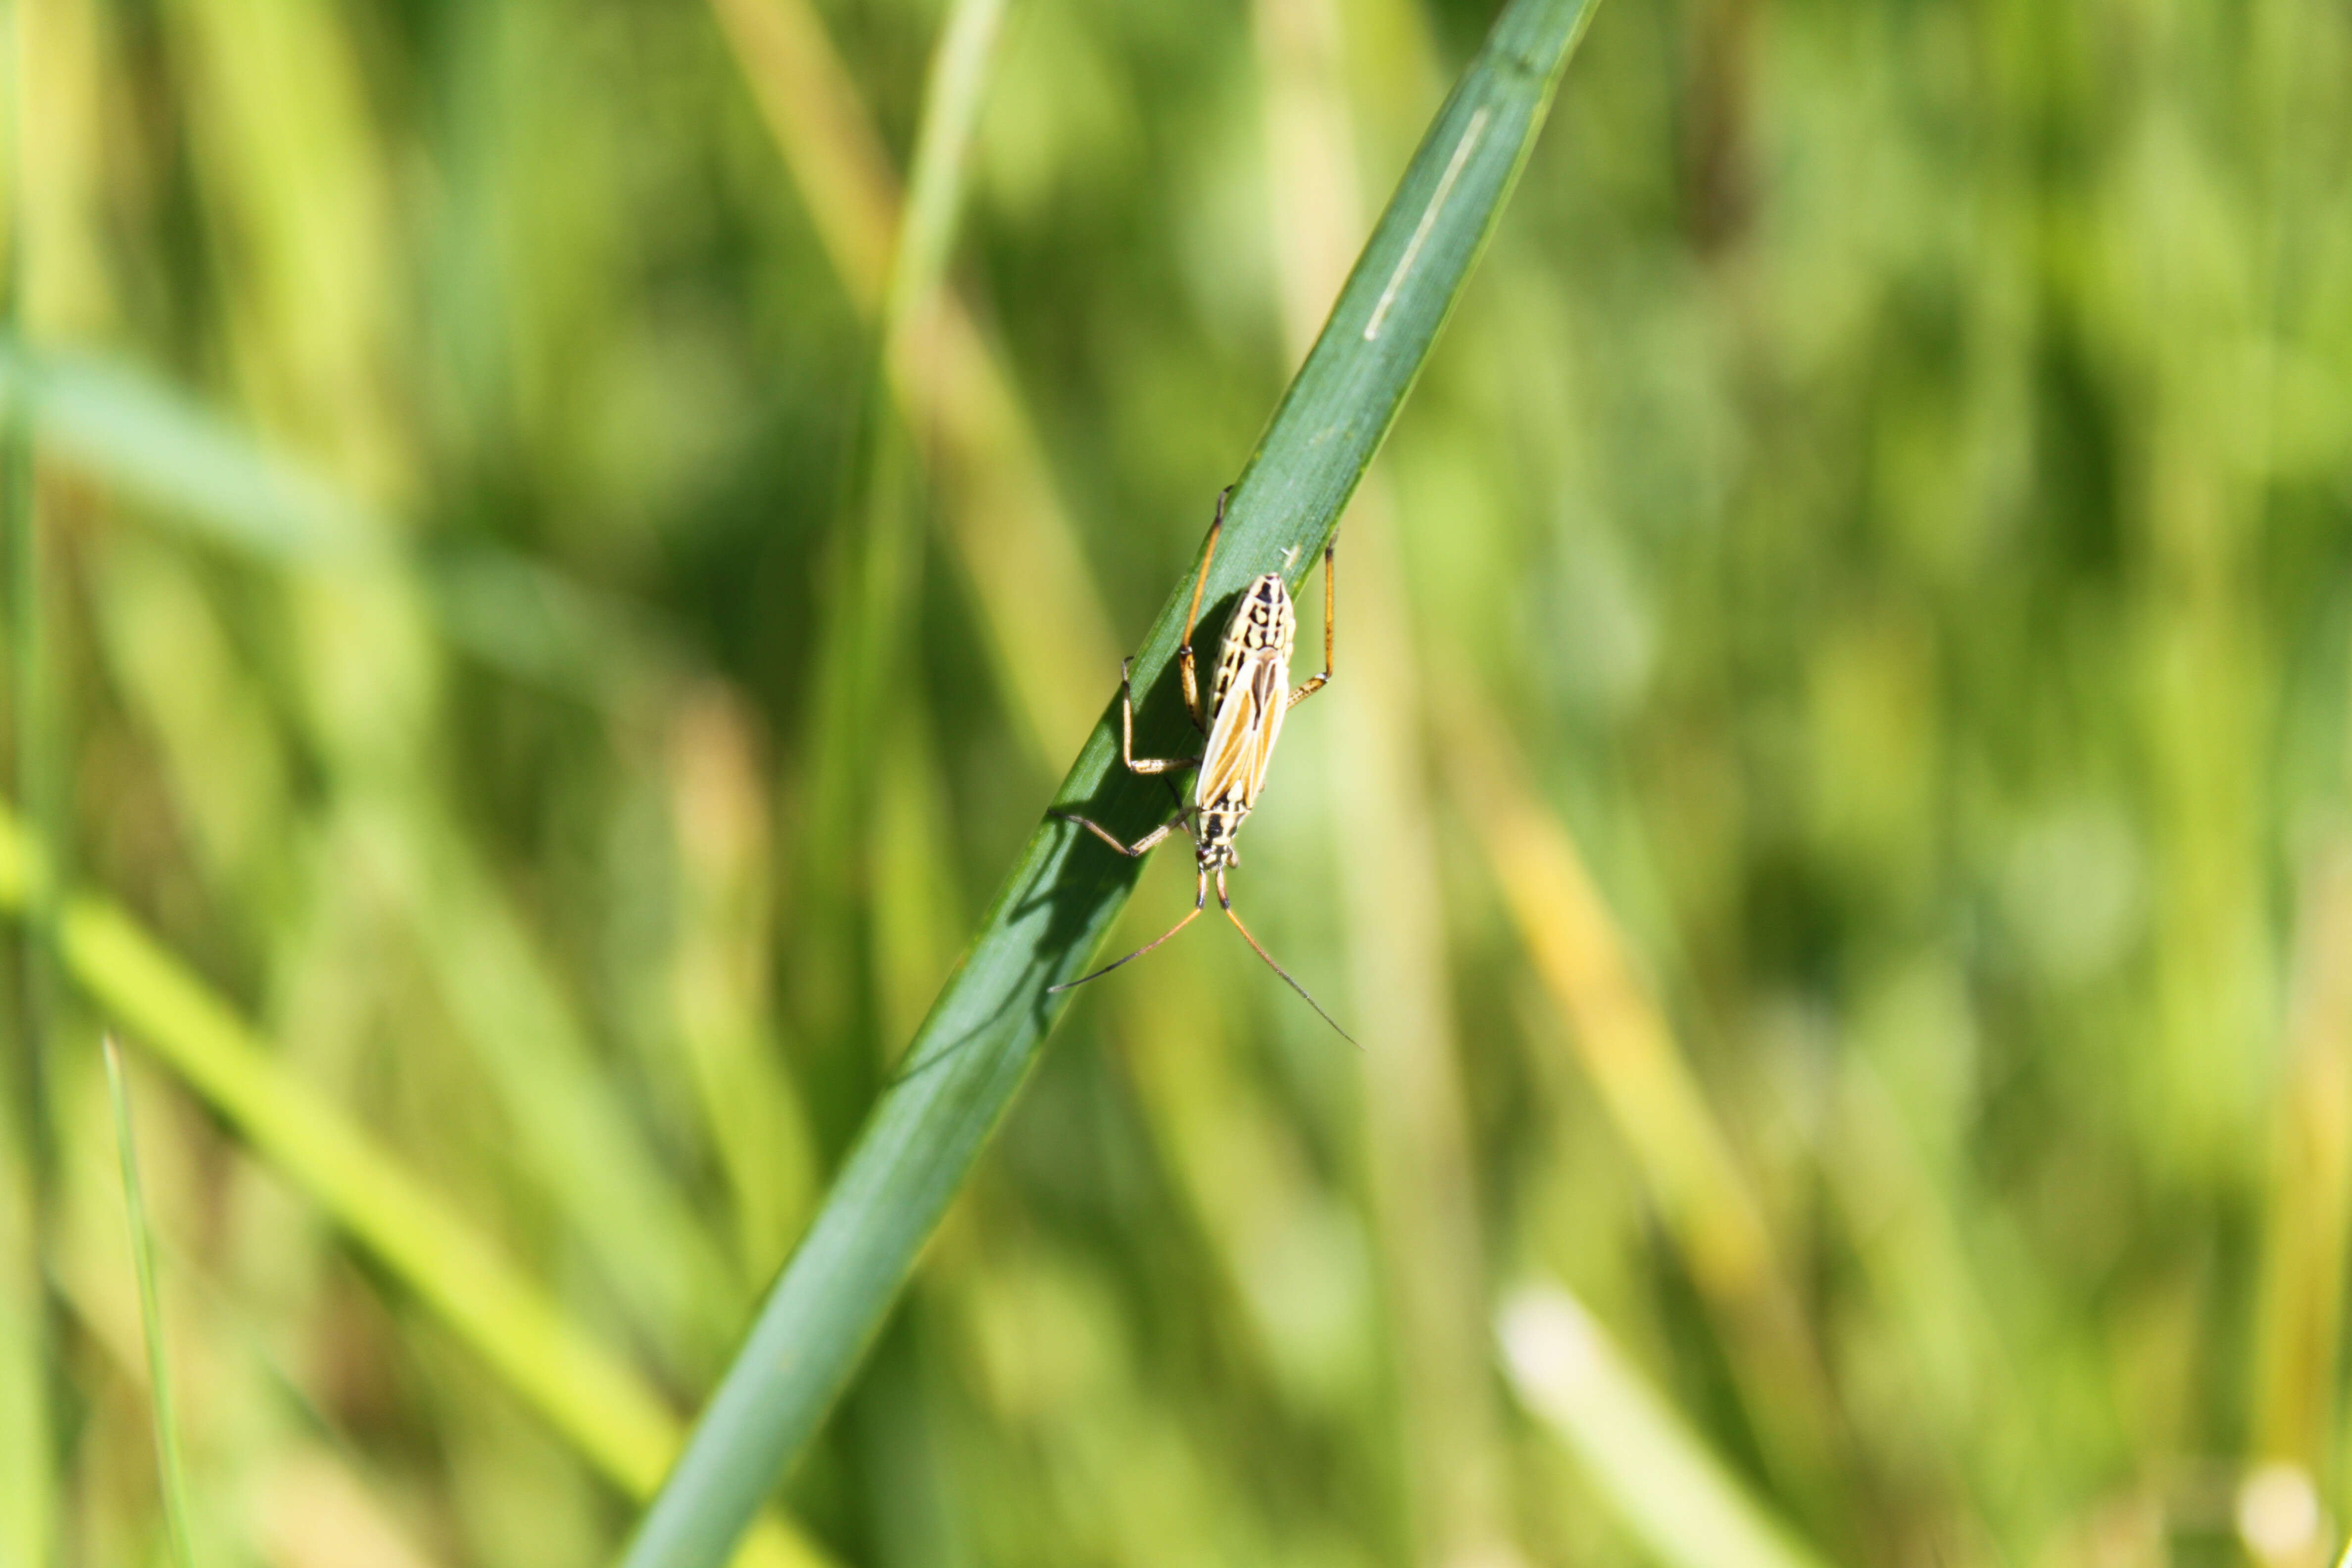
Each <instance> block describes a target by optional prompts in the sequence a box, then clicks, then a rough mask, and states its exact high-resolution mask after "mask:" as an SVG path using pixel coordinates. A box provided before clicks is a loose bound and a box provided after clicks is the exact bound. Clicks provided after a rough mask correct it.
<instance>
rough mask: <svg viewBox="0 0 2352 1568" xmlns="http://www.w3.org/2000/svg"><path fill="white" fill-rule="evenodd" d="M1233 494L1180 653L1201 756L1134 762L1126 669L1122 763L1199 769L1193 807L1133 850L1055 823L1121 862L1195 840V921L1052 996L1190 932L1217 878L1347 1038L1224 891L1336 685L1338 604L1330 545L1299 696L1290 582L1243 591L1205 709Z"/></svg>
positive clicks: (1111, 838)
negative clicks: (1211, 589) (1283, 756)
mask: <svg viewBox="0 0 2352 1568" xmlns="http://www.w3.org/2000/svg"><path fill="white" fill-rule="evenodd" d="M1233 493H1234V492H1233V491H1232V489H1226V491H1225V492H1224V494H1223V495H1221V496H1219V497H1218V498H1217V511H1216V516H1215V517H1214V518H1213V519H1212V520H1211V521H1210V523H1209V542H1208V543H1207V544H1206V545H1205V546H1203V547H1202V552H1201V574H1200V576H1199V577H1198V578H1197V579H1195V580H1194V582H1193V584H1192V610H1191V611H1190V612H1189V613H1188V614H1187V615H1186V616H1185V617H1184V641H1183V643H1182V644H1181V646H1180V647H1178V648H1177V650H1176V663H1177V669H1178V670H1179V672H1180V673H1181V675H1182V677H1183V680H1184V711H1185V713H1186V715H1187V716H1189V717H1190V718H1191V719H1192V724H1193V727H1194V728H1195V729H1197V730H1199V731H1201V733H1202V736H1204V737H1205V738H1206V741H1207V744H1206V745H1205V746H1204V747H1203V748H1202V753H1201V755H1199V756H1197V757H1139V756H1137V755H1136V754H1135V687H1134V685H1133V683H1132V682H1131V681H1130V679H1129V670H1131V669H1132V668H1134V665H1135V660H1134V659H1132V658H1129V659H1127V660H1125V661H1123V662H1122V663H1121V664H1120V665H1119V669H1118V688H1119V700H1118V717H1119V759H1120V760H1121V761H1122V762H1124V763H1126V764H1127V766H1128V771H1129V772H1130V773H1142V774H1146V775H1152V774H1157V775H1160V776H1161V777H1163V778H1164V777H1166V776H1167V775H1169V774H1171V773H1178V772H1181V771H1182V770H1183V769H1185V768H1198V769H1199V770H1200V772H1199V773H1198V774H1196V775H1195V776H1194V778H1193V781H1192V804H1191V805H1185V804H1184V800H1183V797H1182V795H1178V796H1177V803H1176V815H1175V816H1174V817H1173V818H1172V819H1171V820H1170V821H1167V822H1163V823H1161V824H1160V826H1158V827H1156V828H1154V829H1152V830H1151V831H1150V833H1147V834H1145V835H1144V836H1143V837H1140V838H1139V839H1137V840H1136V841H1135V842H1134V843H1132V844H1128V843H1124V842H1122V841H1121V840H1120V839H1119V838H1118V836H1117V835H1116V834H1113V833H1112V832H1110V831H1109V830H1108V828H1106V827H1104V826H1102V825H1101V824H1100V823H1097V822H1092V821H1089V820H1088V819H1087V818H1086V817H1083V816H1078V815H1077V814H1076V812H1069V811H1055V812H1053V813H1051V814H1050V815H1052V816H1057V817H1060V818H1061V819H1062V820H1063V821H1065V822H1074V823H1076V824H1077V825H1078V826H1081V827H1083V828H1085V829H1086V830H1087V832H1089V833H1091V834H1093V835H1094V836H1095V837H1097V838H1099V839H1101V840H1102V841H1103V842H1104V843H1105V844H1108V845H1109V846H1110V847H1112V848H1114V849H1116V850H1118V852H1119V853H1120V854H1122V855H1125V856H1129V857H1130V858H1141V857H1142V856H1145V855H1148V854H1150V852H1151V851H1152V850H1153V849H1155V848H1157V847H1159V846H1160V841H1161V840H1162V839H1164V838H1166V837H1168V836H1169V835H1170V834H1171V833H1173V832H1175V831H1176V830H1177V829H1178V828H1180V827H1181V828H1182V829H1183V830H1184V831H1185V832H1186V833H1187V834H1189V835H1191V837H1192V841H1193V844H1194V846H1195V847H1196V850H1197V854H1196V856H1195V858H1196V859H1197V860H1198V862H1199V865H1200V877H1201V880H1200V891H1199V892H1198V894H1197V895H1196V896H1195V897H1194V898H1193V900H1192V912H1191V913H1189V914H1187V915H1185V916H1184V918H1183V919H1182V920H1180V921H1177V922H1176V923H1175V924H1174V925H1172V926H1170V927H1169V928H1168V929H1167V930H1166V931H1162V932H1161V933H1160V935H1159V936H1157V937H1154V938H1153V939H1152V940H1151V941H1150V942H1145V943H1144V944H1143V945H1142V946H1141V947H1139V948H1137V949H1136V950H1135V951H1134V952H1130V953H1129V954H1128V955H1127V956H1126V957H1125V958H1121V959H1118V960H1116V961H1114V962H1112V963H1106V964H1104V965H1103V966H1102V967H1101V968H1100V969H1097V970H1096V971H1095V972H1094V973H1092V974H1085V975H1081V976H1079V977H1078V978H1077V979H1076V980H1072V981H1069V982H1067V983H1066V984H1061V985H1056V986H1054V987H1052V989H1053V990H1055V991H1067V990H1069V989H1070V988H1071V987H1072V986H1076V985H1084V984H1086V983H1087V981H1089V980H1099V979H1101V978H1102V977H1103V976H1104V975H1106V974H1108V973H1110V972H1111V971H1112V970H1114V969H1117V968H1118V966H1119V965H1120V964H1122V963H1131V962H1133V961H1134V960H1136V959H1139V958H1141V957H1142V956H1143V955H1144V954H1145V953H1147V952H1150V951H1151V950H1152V949H1153V948H1155V947H1158V946H1159V945H1160V943H1161V942H1166V941H1167V940H1168V939H1169V938H1170V937H1172V936H1174V935H1175V934H1176V933H1177V932H1178V931H1182V930H1183V929H1184V928H1185V927H1186V926H1188V925H1190V924H1192V921H1195V920H1197V919H1198V918H1199V917H1200V915H1201V912H1202V910H1205V909H1207V908H1208V904H1209V882H1210V879H1212V878H1213V879H1215V881H1216V884H1217V905H1218V907H1219V908H1220V909H1223V910H1224V911H1225V918H1226V919H1228V920H1230V921H1233V922H1234V930H1235V931H1240V932H1241V933H1242V940H1243V941H1244V942H1248V943H1249V944H1250V947H1251V950H1252V951H1254V952H1255V953H1256V954H1257V955H1258V956H1259V957H1260V958H1262V959H1264V960H1265V963H1266V967H1267V968H1269V969H1271V970H1273V971H1274V972H1275V973H1276V974H1279V975H1281V976H1282V979H1283V983H1284V984H1286V985H1288V986H1289V987H1290V988H1291V989H1292V990H1293V991H1296V992H1297V993H1298V994H1299V995H1301V996H1304V997H1306V998H1307V1005H1308V1006H1309V1007H1312V1008H1314V1009H1315V1011H1316V1012H1317V1013H1318V1015H1320V1016H1321V1017H1322V1019H1323V1021H1324V1022H1325V1023H1327V1024H1329V1025H1330V1026H1332V1027H1333V1028H1335V1029H1339V1022H1338V1020H1336V1019H1334V1018H1333V1017H1332V1016H1331V1015H1330V1014H1328V1013H1326V1012H1324V1011H1323V1005H1322V1004H1321V1003H1319V1002H1318V1001H1316V1000H1315V998H1314V997H1312V996H1310V995H1307V987H1305V986H1304V985H1301V984H1298V982H1297V981H1296V980H1293V979H1292V978H1291V977H1290V972H1289V971H1288V970H1286V969H1285V968H1283V967H1282V965H1281V964H1279V963H1276V962H1275V961H1274V955H1273V954H1272V953H1270V952H1266V950H1265V948H1263V947H1261V946H1259V945H1258V940H1257V938H1255V937H1254V936H1252V935H1250V930H1249V927H1247V926H1245V925H1244V924H1243V923H1242V917H1241V916H1240V915H1238V914H1236V913H1234V902H1233V900H1232V898H1231V897H1230V896H1228V895H1227V893H1226V891H1225V871H1226V869H1227V868H1229V867H1234V866H1238V865H1240V864H1241V854H1240V852H1239V851H1238V850H1236V849H1235V848H1234V836H1235V835H1236V834H1238V833H1240V832H1241V830H1242V824H1243V823H1244V821H1246V820H1248V817H1249V814H1250V811H1251V808H1253V807H1254V806H1255V805H1257V797H1258V792H1259V791H1260V790H1262V789H1264V788H1265V772H1266V765H1267V764H1268V763H1271V762H1272V761H1273V760H1274V743H1275V742H1276V740H1277V739H1279V738H1280V737H1281V734H1282V721H1283V718H1284V717H1285V715H1286V714H1287V713H1288V712H1289V711H1290V710H1291V709H1293V708H1296V707H1297V705H1298V704H1300V703H1301V702H1304V701H1306V700H1307V699H1308V698H1310V697H1312V696H1314V695H1315V694H1316V693H1317V692H1318V691H1320V690H1322V689H1323V688H1324V686H1325V685H1326V684H1327V683H1328V682H1329V680H1330V679H1331V643H1332V637H1331V627H1332V621H1333V618H1334V617H1333V610H1334V608H1335V604H1336V601H1335V598H1334V591H1333V588H1332V584H1331V564H1332V547H1331V546H1330V545H1328V544H1327V545H1325V546H1324V548H1323V673H1322V674H1320V675H1318V676H1313V677H1310V678H1309V679H1307V682H1306V684H1304V685H1302V686H1300V687H1299V688H1298V689H1297V690H1295V691H1294V690H1291V689H1289V681H1290V655H1291V652H1292V649H1293V648H1294V647H1295V646H1296V644H1297V640H1298V613H1297V610H1296V609H1294V608H1293V607H1292V605H1291V602H1290V590H1289V589H1288V588H1286V587H1285V586H1284V585H1283V582H1282V577H1281V575H1280V574H1278V573H1273V572H1268V573H1266V574H1265V575H1264V576H1262V577H1259V578H1257V579H1255V581H1253V582H1252V583H1251V584H1249V586H1248V587H1246V588H1244V589H1243V590H1242V596H1241V602H1240V603H1239V604H1237V605H1234V614H1233V618H1232V619H1231V620H1229V621H1227V622H1226V623H1225V635H1224V637H1223V640H1221V641H1220V642H1219V643H1218V645H1217V665H1216V676H1215V679H1214V682H1213V684H1212V685H1211V687H1210V688H1209V700H1208V704H1207V706H1206V707H1203V706H1202V702H1201V688H1200V677H1199V673H1198V671H1197V670H1196V668H1195V667H1194V663H1193V658H1192V634H1193V632H1194V631H1195V630H1196V629H1197V628H1198V626H1199V623H1200V619H1201V595H1202V590H1203V589H1205V588H1206V587H1207V586H1208V583H1209V564H1210V563H1211V562H1213V561H1214V560H1215V559H1216V555H1217V535H1218V534H1219V533H1220V532H1222V531H1223V530H1224V526H1225V502H1226V500H1229V499H1230V498H1231V497H1232V495H1233ZM1169 787H1170V789H1171V792H1172V791H1173V790H1174V787H1175V785H1174V781H1173V780H1170V782H1169ZM1339 1034H1340V1036H1341V1037H1343V1038H1345V1039H1346V1040H1348V1042H1349V1044H1351V1045H1352V1044H1353V1043H1354V1042H1355V1037H1354V1036H1352V1035H1349V1033H1348V1031H1347V1030H1345V1029H1339Z"/></svg>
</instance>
